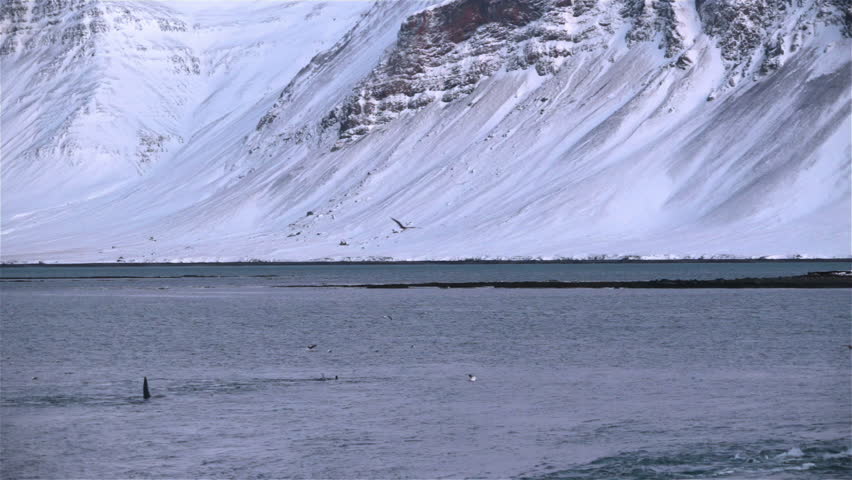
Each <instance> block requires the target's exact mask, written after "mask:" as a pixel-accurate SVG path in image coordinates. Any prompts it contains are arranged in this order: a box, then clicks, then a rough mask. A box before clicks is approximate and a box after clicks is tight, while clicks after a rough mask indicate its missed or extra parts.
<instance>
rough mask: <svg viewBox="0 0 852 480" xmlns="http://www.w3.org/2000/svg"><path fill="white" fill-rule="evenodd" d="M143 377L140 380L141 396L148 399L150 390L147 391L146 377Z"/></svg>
mask: <svg viewBox="0 0 852 480" xmlns="http://www.w3.org/2000/svg"><path fill="white" fill-rule="evenodd" d="M143 378H144V380H142V397H143V398H144V399H145V400H148V399H149V398H151V392H149V391H148V377H143Z"/></svg>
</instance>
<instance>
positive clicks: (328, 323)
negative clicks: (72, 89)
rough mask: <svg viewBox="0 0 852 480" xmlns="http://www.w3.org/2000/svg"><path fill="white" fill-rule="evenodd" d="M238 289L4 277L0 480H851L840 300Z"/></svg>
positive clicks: (0, 292)
mask: <svg viewBox="0 0 852 480" xmlns="http://www.w3.org/2000/svg"><path fill="white" fill-rule="evenodd" d="M745 265H750V264H745ZM615 267H617V268H616V269H615V270H614V272H615V273H614V274H613V275H614V276H615V277H606V278H603V279H616V278H618V277H617V275H621V273H619V272H620V270H619V268H621V267H622V265H616V266H615ZM101 268H104V267H101ZM327 268H331V267H327ZM384 268H389V267H384ZM841 268H842V267H841ZM805 269H806V270H817V269H819V268H808V267H805ZM824 269H826V270H827V269H833V268H824ZM11 270H14V269H11ZM391 271H392V269H391ZM382 272H384V271H382ZM249 273H252V272H249ZM548 273H553V272H552V271H551V272H548ZM259 274H260V275H263V274H264V273H259ZM476 274H477V275H478V273H476ZM489 274H490V273H489ZM527 274H528V272H527V273H517V272H515V273H513V274H512V275H527ZM539 274H541V273H538V272H537V273H535V275H539ZM646 274H647V273H643V275H646ZM388 275H391V276H392V275H397V276H398V277H399V276H402V277H405V278H410V276H409V277H406V276H405V275H407V274H400V273H396V274H387V275H386V274H384V273H382V274H381V275H379V277H382V278H385V277H387V276H388ZM418 275H419V274H418ZM458 275H462V276H463V275H471V274H464V273H461V274H458ZM541 275H544V274H541ZM651 275H653V273H652V274H651ZM3 276H5V277H9V276H14V275H10V274H9V271H5V272H4V273H3ZM42 276H50V275H42ZM96 276H99V275H96ZM668 276H669V277H670V278H673V276H671V275H668ZM720 276H721V275H720ZM752 276H753V275H752ZM330 277H337V278H340V277H346V274H345V273H343V274H341V273H339V272H331V271H324V272H323V273H321V274H319V276H318V277H317V276H314V277H312V276H311V275H310V274H309V273H308V274H302V276H301V277H300V278H296V279H294V280H293V281H292V283H304V284H318V283H323V282H327V283H334V282H331V281H328V280H327V279H328V278H330ZM229 278H232V277H229ZM237 278H239V279H240V281H239V282H231V281H227V282H223V281H220V280H217V279H210V278H197V277H191V278H160V279H148V280H138V279H116V280H106V279H92V278H90V279H78V280H45V279H42V280H39V281H34V282H3V283H0V300H2V302H0V314H2V324H0V334H2V336H0V346H2V370H0V387H2V388H0V401H2V403H1V404H0V413H2V417H0V420H1V421H2V422H1V423H0V428H2V430H0V446H2V456H0V459H2V460H0V461H2V467H0V468H2V471H0V473H2V475H0V476H2V478H128V477H169V478H174V477H179V478H198V477H205V478H211V477H212V478H222V477H241V478H243V477H251V478H280V477H301V478H400V477H407V478H411V477H416V478H436V477H452V478H459V477H527V478H536V479H563V478H565V479H568V478H577V479H614V478H649V479H664V478H795V479H812V478H813V479H817V478H820V479H822V478H850V476H852V456H850V455H852V451H850V447H852V445H850V438H849V435H850V427H852V408H850V406H851V405H852V403H850V402H852V399H850V397H851V396H852V393H851V392H852V385H850V376H849V373H850V367H852V363H851V362H850V352H851V351H852V350H850V349H849V348H848V347H847V345H848V344H849V343H852V340H850V309H852V295H850V292H849V291H848V290H842V289H841V290H749V289H744V290H591V289H589V290H585V289H578V290H526V289H524V290H506V289H490V288H483V289H470V290H443V289H408V290H364V289H337V288H300V289H290V288H271V286H272V284H276V283H280V279H279V280H278V281H275V282H269V281H268V280H267V278H268V277H252V276H251V275H241V276H239V277H237ZM252 278H254V279H255V280H256V281H252V280H251V279H252ZM346 278H349V277H346ZM382 278H379V279H377V280H373V281H367V282H365V283H383V282H384V280H383V279H382ZM419 278H421V277H417V279H419ZM651 278H656V276H652V277H651ZM690 278H693V277H690ZM712 278H716V277H712ZM504 279H510V280H514V279H515V278H513V277H509V278H504ZM545 279H547V278H545ZM560 279H563V278H560ZM428 280H436V279H435V278H429V279H428ZM437 280H450V281H451V280H453V278H449V279H448V278H446V277H441V278H437ZM460 280H468V278H467V277H465V278H460ZM360 281H363V280H355V281H354V282H360ZM393 281H399V278H394V279H393ZM413 281H419V280H416V279H415V280H413ZM205 282H206V283H205ZM354 282H353V283H354ZM310 344H317V347H316V348H314V349H313V350H310V351H309V350H308V349H307V348H306V346H307V345H310ZM469 373H472V374H475V375H476V377H477V381H476V382H469V381H468V380H467V374H469ZM143 376H147V377H148V379H149V382H150V386H151V391H152V393H153V395H154V397H153V398H151V399H150V400H148V401H144V400H142V398H141V397H142V395H141V393H142V392H141V390H142V377H143ZM334 376H337V377H338V379H337V380H333V378H334ZM323 378H326V379H328V378H331V379H332V380H322V379H323Z"/></svg>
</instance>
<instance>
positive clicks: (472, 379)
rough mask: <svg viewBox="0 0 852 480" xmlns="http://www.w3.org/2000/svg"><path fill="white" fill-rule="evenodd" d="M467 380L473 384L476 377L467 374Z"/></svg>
mask: <svg viewBox="0 0 852 480" xmlns="http://www.w3.org/2000/svg"><path fill="white" fill-rule="evenodd" d="M467 379H468V380H470V381H471V382H475V381H476V375H473V374H470V373H468V374H467Z"/></svg>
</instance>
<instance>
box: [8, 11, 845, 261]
mask: <svg viewBox="0 0 852 480" xmlns="http://www.w3.org/2000/svg"><path fill="white" fill-rule="evenodd" d="M0 35H2V36H0V78H2V92H0V94H2V112H0V113H1V114H2V132H0V134H2V150H0V153H2V162H0V167H2V184H0V188H2V190H0V192H2V197H1V198H2V211H0V215H2V216H0V246H2V251H0V254H2V260H3V261H7V262H9V261H30V262H34V261H45V262H54V261H60V262H90V261H107V262H111V261H117V260H121V261H211V260H221V261H225V260H251V259H263V260H316V259H338V260H340V259H390V258H393V259H418V260H422V259H458V258H522V257H532V258H561V257H572V258H588V257H598V256H608V257H620V256H625V255H637V256H646V257H664V256H669V257H685V256H692V257H696V256H724V255H730V256H740V257H752V256H790V255H803V256H820V257H824V256H852V234H850V229H852V226H850V223H852V204H850V203H852V200H850V195H851V194H852V193H850V190H851V189H850V183H852V181H851V180H850V176H852V140H850V134H852V121H850V116H851V115H852V109H850V105H852V97H850V87H852V40H850V36H852V4H850V3H849V2H848V1H847V0H695V1H692V0H688V1H687V0H684V1H680V0H573V1H572V0H447V1H443V2H438V1H435V0H431V1H430V0H423V1H417V0H378V1H327V2H320V1H309V0H304V1H284V0H281V1H273V0H270V1H225V0H184V1H170V2H169V1H154V0H137V1H117V0H3V3H2V4H0ZM391 217H393V218H395V219H398V220H399V221H400V222H402V223H403V224H404V225H406V226H414V227H417V228H407V229H402V228H401V227H400V226H399V225H397V224H396V223H395V222H394V221H393V220H391Z"/></svg>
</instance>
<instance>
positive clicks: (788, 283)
mask: <svg viewBox="0 0 852 480" xmlns="http://www.w3.org/2000/svg"><path fill="white" fill-rule="evenodd" d="M274 287H275V288H364V289H406V288H441V289H451V288H508V289H521V288H534V289H553V288H613V289H622V288H633V289H706V288H726V289H731V288H852V273H850V272H844V274H838V272H810V273H808V274H806V275H797V276H792V277H766V278H732V279H723V278H717V279H715V280H669V279H665V278H664V279H660V280H637V281H604V282H560V281H555V280H548V281H541V282H536V281H528V282H426V283H383V284H356V285H274Z"/></svg>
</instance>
